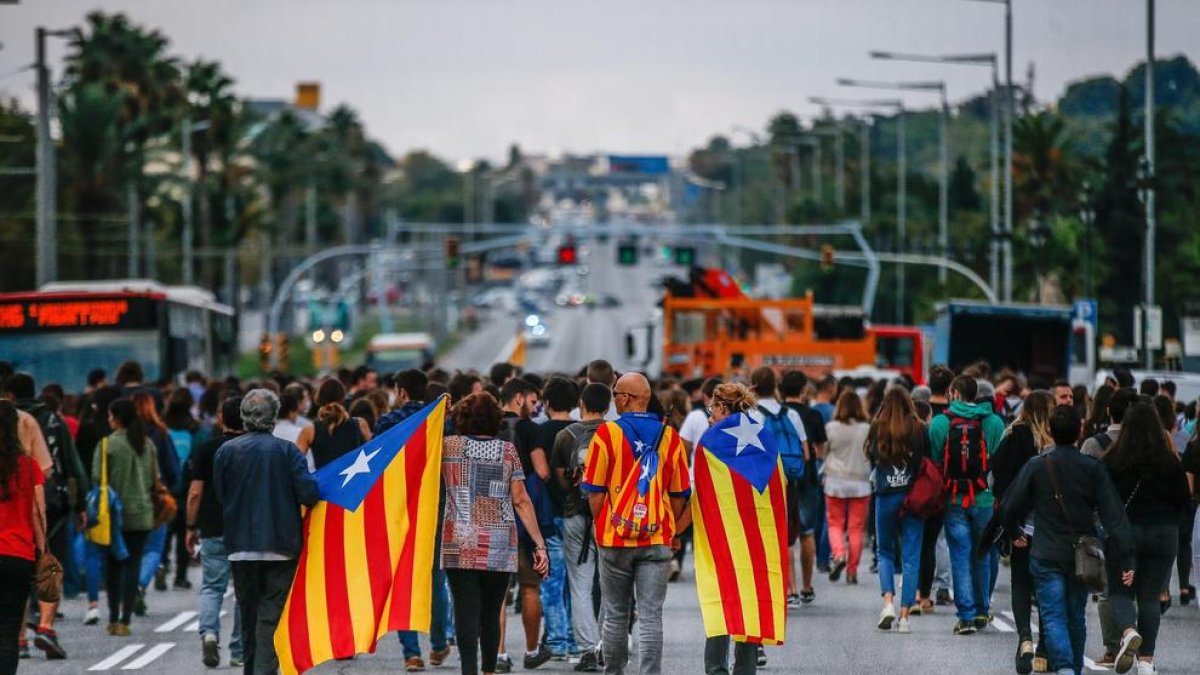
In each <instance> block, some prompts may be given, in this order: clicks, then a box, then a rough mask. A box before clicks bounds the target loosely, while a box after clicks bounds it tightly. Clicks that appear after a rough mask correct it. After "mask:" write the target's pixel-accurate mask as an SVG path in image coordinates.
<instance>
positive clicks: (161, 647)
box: [121, 642, 175, 670]
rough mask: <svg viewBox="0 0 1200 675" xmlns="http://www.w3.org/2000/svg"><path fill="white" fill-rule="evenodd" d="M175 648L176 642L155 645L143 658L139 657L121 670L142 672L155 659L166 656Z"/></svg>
mask: <svg viewBox="0 0 1200 675" xmlns="http://www.w3.org/2000/svg"><path fill="white" fill-rule="evenodd" d="M174 646H175V643H174V642H164V643H162V644H157V645H154V646H153V647H151V648H150V649H149V650H147V651H146V653H145V654H142V655H141V656H139V657H137V658H136V659H134V660H133V661H130V662H129V663H127V664H125V665H124V666H121V670H140V669H142V668H145V667H146V666H148V665H150V664H151V663H153V662H154V660H155V659H157V658H158V657H160V656H162V655H163V654H166V653H167V652H168V651H170V650H171V648H172V647H174Z"/></svg>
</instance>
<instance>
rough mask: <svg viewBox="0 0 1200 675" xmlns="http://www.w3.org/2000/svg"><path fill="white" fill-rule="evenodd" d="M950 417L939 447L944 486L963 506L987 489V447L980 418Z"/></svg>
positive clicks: (956, 501) (953, 499)
mask: <svg viewBox="0 0 1200 675" xmlns="http://www.w3.org/2000/svg"><path fill="white" fill-rule="evenodd" d="M948 417H949V418H950V428H949V429H947V430H946V444H945V447H944V448H943V449H942V450H943V452H942V479H943V481H944V483H943V486H944V487H945V489H946V494H948V495H949V496H950V498H951V500H952V503H955V504H957V503H959V499H961V500H962V502H961V503H962V505H963V508H967V507H970V506H972V505H973V504H974V503H975V498H976V496H977V495H978V494H979V493H980V492H984V491H986V490H987V489H988V473H989V471H990V469H988V447H987V436H985V435H984V433H983V420H980V419H972V418H968V417H954V416H948Z"/></svg>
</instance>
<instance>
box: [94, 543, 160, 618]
mask: <svg viewBox="0 0 1200 675" xmlns="http://www.w3.org/2000/svg"><path fill="white" fill-rule="evenodd" d="M121 536H122V537H123V538H124V539H125V548H126V549H128V550H129V557H128V558H126V559H124V560H117V559H116V558H114V557H112V549H111V548H109V549H106V550H107V551H108V553H107V554H106V555H107V557H108V569H106V570H105V571H104V592H105V593H106V594H107V595H108V622H109V623H118V622H119V623H123V624H125V625H126V626H128V625H129V622H130V621H132V620H133V603H134V602H135V601H136V600H137V594H138V574H139V573H140V572H141V570H142V552H143V551H144V550H145V548H146V538H147V537H149V536H150V531H149V530H141V531H138V532H122V533H121Z"/></svg>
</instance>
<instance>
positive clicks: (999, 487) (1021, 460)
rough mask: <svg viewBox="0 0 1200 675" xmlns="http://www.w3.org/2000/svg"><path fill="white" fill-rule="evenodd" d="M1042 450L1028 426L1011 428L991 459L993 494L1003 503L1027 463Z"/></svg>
mask: <svg viewBox="0 0 1200 675" xmlns="http://www.w3.org/2000/svg"><path fill="white" fill-rule="evenodd" d="M1039 451H1040V448H1038V447H1037V443H1036V442H1035V441H1034V439H1033V429H1030V428H1029V425H1028V424H1014V425H1013V426H1011V427H1009V429H1008V433H1007V434H1005V435H1004V440H1002V441H1000V447H999V448H996V454H994V455H992V456H991V458H989V463H990V465H991V469H992V494H993V495H995V496H996V499H999V500H1000V501H1001V502H1003V501H1004V495H1005V494H1006V493H1007V492H1008V488H1009V487H1010V486H1011V485H1012V484H1013V481H1015V480H1016V479H1017V474H1019V473H1020V472H1021V468H1022V467H1024V466H1025V463H1026V462H1028V461H1029V460H1031V459H1033V458H1034V457H1037V456H1038V452H1039Z"/></svg>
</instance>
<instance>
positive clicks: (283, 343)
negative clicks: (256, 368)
mask: <svg viewBox="0 0 1200 675" xmlns="http://www.w3.org/2000/svg"><path fill="white" fill-rule="evenodd" d="M275 339H276V341H277V343H278V346H277V347H276V348H277V349H278V350H279V356H278V357H277V359H276V361H275V364H276V369H277V370H278V371H279V372H281V373H286V372H287V371H288V347H290V345H289V344H288V336H287V333H279V334H277V335H276V336H275Z"/></svg>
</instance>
